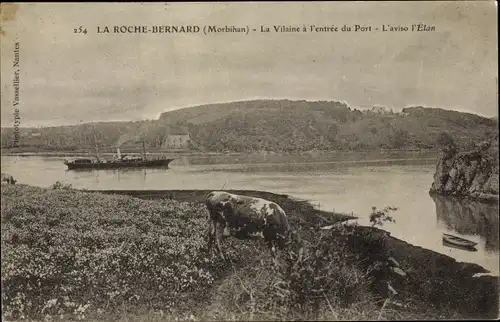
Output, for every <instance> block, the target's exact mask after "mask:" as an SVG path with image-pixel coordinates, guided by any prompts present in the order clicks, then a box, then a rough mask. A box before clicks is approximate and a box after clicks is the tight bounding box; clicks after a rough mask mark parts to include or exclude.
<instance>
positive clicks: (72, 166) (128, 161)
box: [64, 148, 175, 170]
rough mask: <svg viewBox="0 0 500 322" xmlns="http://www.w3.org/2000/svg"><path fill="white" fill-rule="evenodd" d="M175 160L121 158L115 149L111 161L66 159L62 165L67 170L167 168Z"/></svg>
mask: <svg viewBox="0 0 500 322" xmlns="http://www.w3.org/2000/svg"><path fill="white" fill-rule="evenodd" d="M173 160H175V159H167V158H165V157H160V158H154V159H150V160H148V159H147V158H146V154H143V156H142V157H140V156H128V155H124V156H122V155H121V154H120V149H119V148H118V149H117V157H116V158H115V159H113V160H102V159H100V158H99V157H97V156H96V158H75V159H73V160H69V159H66V160H64V164H65V165H66V166H67V167H68V170H79V169H96V170H99V169H121V168H168V165H169V163H170V162H172V161H173Z"/></svg>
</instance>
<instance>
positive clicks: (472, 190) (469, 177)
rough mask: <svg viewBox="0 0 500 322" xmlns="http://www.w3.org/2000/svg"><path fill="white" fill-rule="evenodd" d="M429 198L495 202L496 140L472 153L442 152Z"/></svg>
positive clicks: (482, 145) (488, 142)
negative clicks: (464, 198)
mask: <svg viewBox="0 0 500 322" xmlns="http://www.w3.org/2000/svg"><path fill="white" fill-rule="evenodd" d="M430 193H431V194H438V195H448V196H460V197H470V198H473V199H478V200H483V201H498V137H496V138H494V139H491V140H490V141H486V142H483V143H481V144H479V145H478V146H476V148H475V149H474V150H472V151H466V152H459V151H458V150H457V149H454V148H445V149H443V150H442V151H441V153H440V155H439V158H438V162H437V166H436V173H435V174H434V182H433V183H432V187H431V189H430Z"/></svg>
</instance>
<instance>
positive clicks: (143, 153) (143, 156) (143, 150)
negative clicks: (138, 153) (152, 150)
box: [142, 140, 146, 161]
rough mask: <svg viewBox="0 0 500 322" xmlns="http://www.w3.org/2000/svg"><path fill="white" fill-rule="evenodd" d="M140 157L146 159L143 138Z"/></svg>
mask: <svg viewBox="0 0 500 322" xmlns="http://www.w3.org/2000/svg"><path fill="white" fill-rule="evenodd" d="M142 158H143V159H144V161H146V147H145V145H144V140H142Z"/></svg>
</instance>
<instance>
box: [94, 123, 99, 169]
mask: <svg viewBox="0 0 500 322" xmlns="http://www.w3.org/2000/svg"><path fill="white" fill-rule="evenodd" d="M92 130H93V131H92V132H93V133H94V144H95V156H96V158H97V162H100V160H99V148H98V147H97V136H96V134H95V126H94V123H92Z"/></svg>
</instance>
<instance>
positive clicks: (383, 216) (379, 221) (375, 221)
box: [370, 206, 398, 227]
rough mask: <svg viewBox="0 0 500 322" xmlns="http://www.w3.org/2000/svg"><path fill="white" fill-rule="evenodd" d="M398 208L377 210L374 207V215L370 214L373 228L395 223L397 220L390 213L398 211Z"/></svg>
mask: <svg viewBox="0 0 500 322" xmlns="http://www.w3.org/2000/svg"><path fill="white" fill-rule="evenodd" d="M396 210H398V208H396V207H391V206H389V207H385V208H384V209H383V210H377V207H375V206H372V213H371V214H370V222H371V224H372V227H374V226H382V225H383V224H384V223H385V222H393V223H395V222H396V220H394V218H392V217H391V216H389V211H396Z"/></svg>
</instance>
